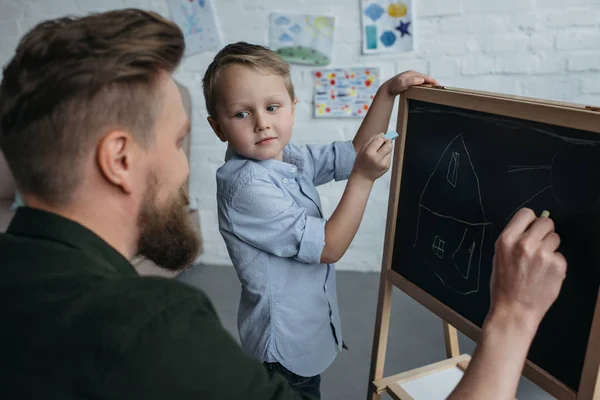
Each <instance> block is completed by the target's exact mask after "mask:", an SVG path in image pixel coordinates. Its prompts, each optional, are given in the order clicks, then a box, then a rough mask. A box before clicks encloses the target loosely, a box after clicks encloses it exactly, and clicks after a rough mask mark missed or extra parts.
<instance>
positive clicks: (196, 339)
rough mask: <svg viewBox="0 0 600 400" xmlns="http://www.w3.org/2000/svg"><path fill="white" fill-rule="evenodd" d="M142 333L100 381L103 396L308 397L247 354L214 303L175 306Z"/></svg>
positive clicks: (121, 399) (189, 399) (150, 399)
mask: <svg viewBox="0 0 600 400" xmlns="http://www.w3.org/2000/svg"><path fill="white" fill-rule="evenodd" d="M206 302H207V303H208V300H206ZM140 331H141V332H140V337H139V338H138V340H137V341H136V343H135V346H134V347H133V348H131V349H130V350H129V351H128V352H127V353H126V355H125V357H124V361H123V362H122V363H120V364H119V365H117V366H116V367H115V368H113V369H112V370H111V371H110V373H109V374H108V377H107V379H106V380H105V381H104V384H103V385H102V388H103V390H105V391H106V393H107V394H110V396H107V398H108V397H110V398H111V399H118V400H130V399H145V400H154V399H156V400H159V399H161V400H163V399H178V400H199V399H205V400H211V399H219V400H234V399H235V400H237V399H246V400H302V399H304V400H309V397H303V396H302V395H300V394H298V393H296V392H294V391H292V390H291V389H290V388H289V386H288V384H287V382H286V381H285V380H284V379H283V378H282V377H281V376H278V375H276V374H270V373H269V372H268V371H267V370H266V368H265V367H264V366H263V365H262V364H261V363H260V362H259V361H257V360H255V359H254V358H252V357H251V356H249V355H248V354H246V353H245V352H244V351H243V350H242V349H241V348H240V347H239V345H238V344H237V343H236V342H235V341H234V340H233V338H232V337H231V336H230V335H229V333H228V332H227V331H225V329H224V328H223V327H222V325H221V323H220V322H219V320H218V318H217V316H216V314H215V312H214V310H213V309H212V306H211V307H210V308H207V307H206V306H205V305H203V304H202V302H201V301H191V300H188V301H185V302H180V303H176V304H173V305H171V307H168V308H165V309H164V310H163V311H162V312H160V313H157V314H155V315H154V317H153V318H152V319H151V320H150V321H148V323H147V324H146V325H145V326H143V327H141V328H140Z"/></svg>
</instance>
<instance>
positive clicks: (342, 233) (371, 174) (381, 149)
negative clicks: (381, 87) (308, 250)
mask: <svg viewBox="0 0 600 400" xmlns="http://www.w3.org/2000/svg"><path fill="white" fill-rule="evenodd" d="M391 153H392V141H391V140H386V139H385V138H384V137H383V135H377V136H374V137H372V138H371V139H370V141H368V142H367V143H366V145H365V146H364V147H363V148H362V150H361V151H360V152H359V153H358V154H357V155H356V161H355V162H354V168H353V170H352V173H351V174H350V177H349V178H348V183H347V184H346V189H345V190H344V194H343V195H342V198H341V200H340V202H339V204H338V206H337V207H336V209H335V211H334V212H333V214H332V215H331V218H329V220H328V221H327V223H326V224H325V247H324V248H323V252H322V253H321V262H322V263H327V264H330V263H336V262H337V261H338V260H339V259H340V258H342V256H343V255H344V253H345V252H346V250H348V247H349V246H350V243H351V242H352V239H354V236H355V235H356V231H358V227H359V226H360V222H361V220H362V217H363V214H364V213H365V208H366V206H367V201H368V200H369V195H370V194H371V189H372V188H373V183H374V182H375V180H376V179H377V178H379V177H380V176H381V175H383V174H384V173H385V172H386V171H387V170H388V169H389V168H390V158H391Z"/></svg>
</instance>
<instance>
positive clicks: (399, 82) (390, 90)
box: [382, 71, 439, 97]
mask: <svg viewBox="0 0 600 400" xmlns="http://www.w3.org/2000/svg"><path fill="white" fill-rule="evenodd" d="M423 84H430V85H436V86H437V85H439V83H438V82H437V81H436V80H435V79H433V78H432V77H430V76H428V75H425V74H422V73H420V72H417V71H406V72H403V73H401V74H398V75H396V76H394V77H393V78H391V79H389V80H388V81H386V82H385V83H384V84H383V85H382V86H384V88H385V90H386V92H387V94H388V95H390V96H392V97H396V96H397V95H399V94H400V93H402V92H404V91H405V90H406V89H408V88H409V87H411V86H417V85H423Z"/></svg>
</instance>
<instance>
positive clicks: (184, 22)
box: [168, 0, 222, 56]
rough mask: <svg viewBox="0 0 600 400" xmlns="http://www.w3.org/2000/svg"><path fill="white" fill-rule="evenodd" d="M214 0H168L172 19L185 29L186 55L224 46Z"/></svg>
mask: <svg viewBox="0 0 600 400" xmlns="http://www.w3.org/2000/svg"><path fill="white" fill-rule="evenodd" d="M213 1H214V0H168V2H169V12H170V13H171V19H172V20H173V21H174V22H175V23H176V24H177V25H178V26H179V28H181V30H182V31H183V36H184V38H185V55H186V56H189V55H192V54H196V53H200V52H203V51H206V50H217V49H220V48H221V46H222V40H221V33H220V31H219V26H218V23H217V18H216V16H215V11H214V8H213Z"/></svg>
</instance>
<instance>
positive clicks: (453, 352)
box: [443, 321, 460, 358]
mask: <svg viewBox="0 0 600 400" xmlns="http://www.w3.org/2000/svg"><path fill="white" fill-rule="evenodd" d="M443 324H444V342H446V357H447V358H453V357H458V356H460V348H459V346H458V332H457V331H456V328H455V327H453V326H452V325H450V324H449V323H447V322H446V321H443Z"/></svg>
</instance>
